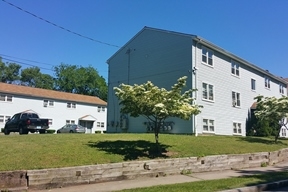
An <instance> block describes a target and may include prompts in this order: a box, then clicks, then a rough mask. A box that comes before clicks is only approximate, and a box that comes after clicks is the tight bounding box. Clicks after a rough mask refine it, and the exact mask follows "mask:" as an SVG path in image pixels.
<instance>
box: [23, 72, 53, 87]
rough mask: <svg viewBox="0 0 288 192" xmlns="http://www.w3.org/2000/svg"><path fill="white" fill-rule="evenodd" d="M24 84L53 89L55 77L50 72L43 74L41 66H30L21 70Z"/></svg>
mask: <svg viewBox="0 0 288 192" xmlns="http://www.w3.org/2000/svg"><path fill="white" fill-rule="evenodd" d="M20 80H21V81H22V84H25V85H27V86H30V87H36V88H43V89H53V85H54V80H53V77H52V76H50V75H48V74H42V73H41V72H40V68H39V67H30V68H26V69H23V70H22V71H21V79H20Z"/></svg>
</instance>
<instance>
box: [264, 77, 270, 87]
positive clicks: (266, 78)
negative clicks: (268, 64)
mask: <svg viewBox="0 0 288 192" xmlns="http://www.w3.org/2000/svg"><path fill="white" fill-rule="evenodd" d="M265 88H268V89H270V79H269V78H268V77H265Z"/></svg>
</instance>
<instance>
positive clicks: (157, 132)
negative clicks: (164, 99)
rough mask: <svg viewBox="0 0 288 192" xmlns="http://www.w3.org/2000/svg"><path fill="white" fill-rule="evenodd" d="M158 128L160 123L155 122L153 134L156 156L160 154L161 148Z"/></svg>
mask: <svg viewBox="0 0 288 192" xmlns="http://www.w3.org/2000/svg"><path fill="white" fill-rule="evenodd" d="M160 127H161V122H160V121H159V122H158V121H157V120H156V121H155V129H154V133H155V141H156V149H157V153H158V155H159V154H161V148H160V145H159V131H160Z"/></svg>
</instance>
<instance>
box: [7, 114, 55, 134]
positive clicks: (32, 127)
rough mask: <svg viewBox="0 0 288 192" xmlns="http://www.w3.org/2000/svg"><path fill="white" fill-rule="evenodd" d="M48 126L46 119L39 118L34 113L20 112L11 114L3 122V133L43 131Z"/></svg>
mask: <svg viewBox="0 0 288 192" xmlns="http://www.w3.org/2000/svg"><path fill="white" fill-rule="evenodd" d="M48 128H49V120H48V119H40V118H39V116H38V115H37V114H36V113H28V112H22V113H17V114H15V115H13V117H12V118H11V119H8V121H7V122H6V124H5V127H4V134H5V135H9V134H10V132H19V134H20V135H23V134H28V132H29V131H30V132H31V133H35V132H39V133H41V134H42V133H45V132H46V129H48Z"/></svg>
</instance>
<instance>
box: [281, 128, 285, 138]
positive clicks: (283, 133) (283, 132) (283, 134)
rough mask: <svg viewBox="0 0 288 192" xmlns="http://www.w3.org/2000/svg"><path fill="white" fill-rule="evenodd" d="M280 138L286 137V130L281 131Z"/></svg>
mask: <svg viewBox="0 0 288 192" xmlns="http://www.w3.org/2000/svg"><path fill="white" fill-rule="evenodd" d="M282 136H283V137H286V128H283V129H282Z"/></svg>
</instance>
